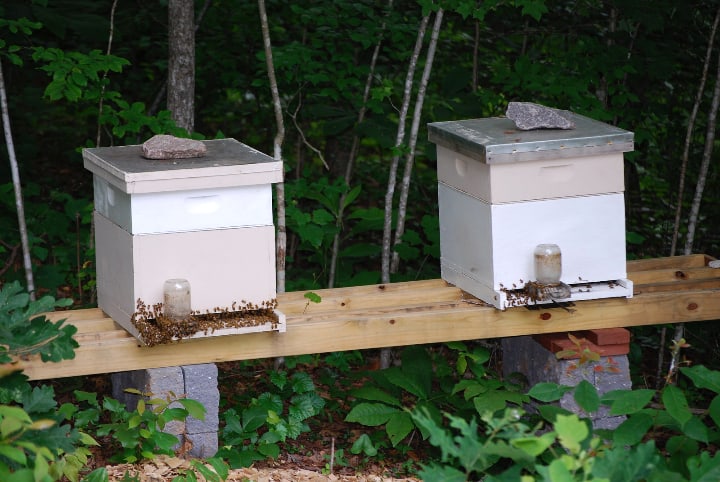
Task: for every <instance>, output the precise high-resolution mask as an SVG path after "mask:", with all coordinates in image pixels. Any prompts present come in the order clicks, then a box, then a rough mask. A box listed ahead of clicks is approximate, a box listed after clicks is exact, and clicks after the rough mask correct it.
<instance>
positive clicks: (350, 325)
mask: <svg viewBox="0 0 720 482" xmlns="http://www.w3.org/2000/svg"><path fill="white" fill-rule="evenodd" d="M712 319H720V291H718V289H711V290H699V291H687V292H682V293H674V292H671V293H651V294H647V295H643V296H638V297H635V298H632V299H624V298H615V299H605V300H590V301H584V302H581V303H578V304H577V306H576V307H575V311H574V312H572V313H570V312H568V311H565V310H563V309H561V308H547V309H546V308H543V309H537V310H529V309H527V308H525V307H520V308H512V309H508V310H506V311H499V310H496V309H494V308H488V307H483V306H477V305H471V304H468V303H464V302H461V301H457V302H440V303H432V302H429V303H426V304H425V305H423V306H411V307H402V308H399V309H388V308H382V309H376V310H369V311H368V310H360V311H351V312H347V313H342V314H332V313H329V312H328V313H324V314H322V315H318V316H310V315H301V316H296V317H288V329H287V332H286V333H284V334H280V333H274V332H272V333H255V334H248V335H240V336H225V337H218V338H205V339H198V340H191V341H187V342H183V343H180V344H173V345H163V346H157V347H152V348H148V347H140V346H138V345H137V342H136V340H135V339H134V338H132V337H130V336H124V337H122V338H105V337H97V338H96V339H95V340H93V341H92V342H90V341H86V342H84V343H83V344H82V346H81V347H80V348H79V349H78V350H77V351H76V357H75V359H74V360H67V361H63V362H61V363H49V364H40V363H37V362H30V363H28V362H25V363H23V365H24V367H25V370H26V373H27V374H28V376H30V378H32V379H41V378H59V377H64V376H73V375H86V374H91V373H111V372H116V371H126V370H135V369H142V368H156V367H163V366H176V365H188V364H195V363H209V362H221V361H229V360H248V359H259V358H268V357H275V356H290V355H300V354H307V353H324V352H331V351H343V350H354V349H366V348H380V347H386V346H403V345H414V344H426V343H436V342H447V341H456V340H468V339H483V338H498V337H507V336H518V335H527V334H537V333H555V332H563V331H576V330H586V329H596V328H612V327H617V326H638V325H650V324H662V323H676V322H689V321H702V320H712Z"/></svg>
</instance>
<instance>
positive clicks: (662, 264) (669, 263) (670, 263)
mask: <svg viewBox="0 0 720 482" xmlns="http://www.w3.org/2000/svg"><path fill="white" fill-rule="evenodd" d="M712 259H713V258H711V257H710V256H708V255H706V254H691V255H687V256H666V257H663V258H650V259H632V260H628V262H627V270H628V274H630V273H634V272H637V271H647V270H653V269H670V268H674V269H687V268H702V267H703V266H706V265H707V264H708V262H709V261H710V260H712Z"/></svg>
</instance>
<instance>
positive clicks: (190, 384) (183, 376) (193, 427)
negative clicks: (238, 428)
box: [112, 363, 220, 458]
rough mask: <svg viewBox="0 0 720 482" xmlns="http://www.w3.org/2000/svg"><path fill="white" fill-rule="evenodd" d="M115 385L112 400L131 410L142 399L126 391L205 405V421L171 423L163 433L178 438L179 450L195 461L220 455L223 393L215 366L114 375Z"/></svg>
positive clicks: (174, 368) (193, 420) (189, 366)
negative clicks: (220, 414) (195, 459)
mask: <svg viewBox="0 0 720 482" xmlns="http://www.w3.org/2000/svg"><path fill="white" fill-rule="evenodd" d="M112 385H113V398H115V399H116V400H118V401H120V402H122V403H124V404H125V406H126V407H127V408H128V410H134V409H135V408H136V407H137V402H138V400H139V399H140V396H138V395H135V394H132V393H127V392H125V391H124V390H125V389H126V388H134V389H137V390H140V391H141V392H143V393H145V394H149V395H150V396H151V397H153V398H165V397H167V396H168V394H170V393H172V394H174V395H175V396H176V397H180V396H183V395H184V396H187V397H188V398H192V399H193V400H197V401H198V402H200V403H202V404H203V406H204V407H205V410H206V415H205V420H198V419H195V418H194V417H188V418H187V420H186V421H185V422H170V423H168V424H167V425H166V426H165V428H164V431H165V432H166V433H169V434H172V435H175V436H177V437H178V445H177V446H176V449H178V450H179V449H180V448H181V447H183V448H187V447H189V451H188V453H189V455H191V456H193V457H201V458H204V457H211V456H213V455H215V453H216V452H217V449H218V429H219V414H218V412H219V406H220V393H219V391H218V388H217V367H216V366H215V364H212V363H207V364H202V365H187V366H182V367H179V366H178V367H166V368H152V369H148V370H134V371H129V372H120V373H114V374H113V375H112ZM171 406H176V405H171ZM186 442H187V443H186Z"/></svg>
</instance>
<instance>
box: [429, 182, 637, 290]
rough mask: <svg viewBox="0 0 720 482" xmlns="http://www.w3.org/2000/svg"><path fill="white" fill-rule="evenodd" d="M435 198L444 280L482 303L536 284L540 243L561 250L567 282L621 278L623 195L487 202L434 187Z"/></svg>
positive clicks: (623, 268)
mask: <svg viewBox="0 0 720 482" xmlns="http://www.w3.org/2000/svg"><path fill="white" fill-rule="evenodd" d="M438 198H439V204H440V250H441V271H442V277H443V279H445V280H447V281H449V282H451V283H453V284H455V285H457V286H458V287H460V288H462V289H464V290H465V291H468V292H469V293H471V294H473V295H475V296H477V297H478V298H480V299H482V300H484V301H486V302H488V303H492V304H496V303H498V300H497V299H496V297H497V292H499V291H501V290H502V289H503V288H505V289H515V288H521V287H523V286H524V284H525V283H526V282H527V281H529V280H533V279H534V278H535V274H534V265H533V250H534V248H535V246H537V245H538V244H541V243H554V244H557V245H559V246H560V249H561V251H562V263H563V268H562V271H563V274H562V277H561V280H562V281H563V282H565V283H567V284H570V285H572V284H577V283H580V282H606V281H611V280H619V279H624V278H626V277H627V273H626V259H625V209H624V199H623V194H622V193H611V194H599V195H594V196H576V197H568V198H560V199H544V200H539V201H532V202H518V203H507V204H488V203H486V202H484V201H482V200H480V199H477V198H474V197H472V196H469V195H468V194H466V193H464V192H461V191H459V190H457V189H453V188H452V187H449V186H446V185H445V184H443V183H440V184H439V186H438Z"/></svg>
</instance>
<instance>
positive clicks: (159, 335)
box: [131, 299, 279, 346]
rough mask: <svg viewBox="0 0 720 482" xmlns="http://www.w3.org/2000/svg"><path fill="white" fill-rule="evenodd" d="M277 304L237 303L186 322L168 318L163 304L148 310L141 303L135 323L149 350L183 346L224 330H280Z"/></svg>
mask: <svg viewBox="0 0 720 482" xmlns="http://www.w3.org/2000/svg"><path fill="white" fill-rule="evenodd" d="M276 308H277V300H276V299H272V300H268V301H263V302H262V303H260V305H256V304H254V303H250V302H247V301H245V300H243V301H241V302H240V303H237V302H233V304H232V306H230V307H226V308H220V307H215V308H214V309H213V310H205V313H202V312H200V311H193V312H191V313H190V316H188V317H187V318H186V319H183V320H174V319H170V318H168V317H167V316H166V315H165V313H164V310H163V304H162V303H156V304H154V305H151V306H148V305H146V304H145V302H144V301H143V300H141V299H138V300H137V305H136V310H137V311H135V313H133V315H132V318H131V322H132V324H133V326H134V327H135V328H136V329H137V331H138V333H139V334H140V337H141V338H142V341H143V342H144V343H145V344H146V345H148V346H155V345H162V344H167V343H172V342H179V341H180V340H182V339H183V338H189V337H191V336H193V335H195V334H197V333H200V332H203V333H204V334H205V335H208V334H209V333H213V332H215V330H220V329H223V328H247V327H251V326H262V325H266V324H269V325H270V328H271V329H273V330H274V329H276V328H277V326H278V323H279V319H278V315H277V313H275V309H276Z"/></svg>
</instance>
